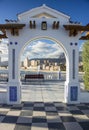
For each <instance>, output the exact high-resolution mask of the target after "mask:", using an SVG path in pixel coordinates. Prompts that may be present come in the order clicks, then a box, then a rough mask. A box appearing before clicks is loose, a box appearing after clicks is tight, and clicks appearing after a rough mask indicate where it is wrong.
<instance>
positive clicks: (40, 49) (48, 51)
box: [22, 40, 63, 59]
mask: <svg viewBox="0 0 89 130" xmlns="http://www.w3.org/2000/svg"><path fill="white" fill-rule="evenodd" d="M61 52H63V49H62V48H61V47H60V46H58V45H57V44H56V43H54V42H49V41H48V42H46V41H40V40H38V41H35V42H32V43H30V44H29V45H28V46H27V47H26V48H25V49H24V51H23V56H22V59H24V58H26V57H28V58H29V59H32V58H58V57H59V56H60V53H61Z"/></svg>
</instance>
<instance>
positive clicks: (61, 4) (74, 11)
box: [0, 0, 89, 57]
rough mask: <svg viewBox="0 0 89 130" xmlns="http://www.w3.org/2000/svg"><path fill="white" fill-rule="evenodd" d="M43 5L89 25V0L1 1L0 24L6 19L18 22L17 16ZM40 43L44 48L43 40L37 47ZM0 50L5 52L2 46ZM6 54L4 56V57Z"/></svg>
mask: <svg viewBox="0 0 89 130" xmlns="http://www.w3.org/2000/svg"><path fill="white" fill-rule="evenodd" d="M43 4H46V5H47V6H49V7H50V8H53V9H55V10H57V11H60V12H62V13H64V14H66V15H68V16H70V17H71V20H72V21H77V22H81V24H82V25H86V24H88V23H89V0H0V24H2V23H5V19H12V20H16V19H17V14H19V13H22V12H25V11H27V10H30V9H32V8H36V7H39V6H42V5H43ZM39 42H40V43H41V42H42V43H43V44H41V45H43V47H44V43H45V42H44V41H41V40H39V41H37V45H36V46H37V47H38V43H39ZM82 42H83V41H81V44H82ZM5 44H6V42H5ZM5 44H4V45H5ZM46 44H47V42H46ZM4 45H2V46H3V48H4ZM48 45H49V44H48ZM52 45H53V44H52ZM32 46H33V45H32ZM46 46H47V45H46ZM5 47H6V45H5ZM41 49H42V48H41ZM0 50H4V49H2V47H1V45H0ZM27 50H28V48H27ZM54 50H55V48H54ZM59 50H60V48H59ZM34 51H35V50H34ZM51 51H52V50H51V49H50V52H51ZM2 52H4V51H2ZM7 52H8V51H7ZM7 52H6V54H7ZM54 52H55V51H54ZM32 53H33V52H32ZM41 53H42V52H41ZM55 53H56V52H55ZM6 54H3V57H4V56H5V55H6ZM24 54H25V53H24ZM34 54H35V53H34ZM49 55H50V54H49ZM55 56H56V54H55Z"/></svg>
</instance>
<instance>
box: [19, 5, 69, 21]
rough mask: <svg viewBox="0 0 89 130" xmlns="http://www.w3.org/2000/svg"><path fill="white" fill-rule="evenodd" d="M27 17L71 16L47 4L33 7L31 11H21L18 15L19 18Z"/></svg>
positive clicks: (67, 17)
mask: <svg viewBox="0 0 89 130" xmlns="http://www.w3.org/2000/svg"><path fill="white" fill-rule="evenodd" d="M26 17H27V18H28V17H29V18H42V17H45V18H59V17H63V18H66V19H70V17H69V16H68V15H65V14H63V13H61V12H59V11H57V10H54V9H52V8H50V7H48V6H46V5H43V6H41V7H37V8H34V9H31V10H29V11H26V12H24V13H21V14H19V15H18V19H19V20H21V19H26Z"/></svg>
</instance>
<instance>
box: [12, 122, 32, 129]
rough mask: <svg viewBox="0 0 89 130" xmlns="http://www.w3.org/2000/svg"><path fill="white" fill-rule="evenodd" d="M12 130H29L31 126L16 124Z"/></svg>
mask: <svg viewBox="0 0 89 130" xmlns="http://www.w3.org/2000/svg"><path fill="white" fill-rule="evenodd" d="M14 130H31V124H30V123H29V124H27V123H26V124H24V123H23V124H21V123H20V124H16V126H15V128H14Z"/></svg>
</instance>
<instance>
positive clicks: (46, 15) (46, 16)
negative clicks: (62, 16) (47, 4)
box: [32, 12, 56, 18]
mask: <svg viewBox="0 0 89 130" xmlns="http://www.w3.org/2000/svg"><path fill="white" fill-rule="evenodd" d="M32 18H56V17H54V16H53V15H50V14H48V13H46V12H44V13H40V14H37V15H35V16H33V17H32Z"/></svg>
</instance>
